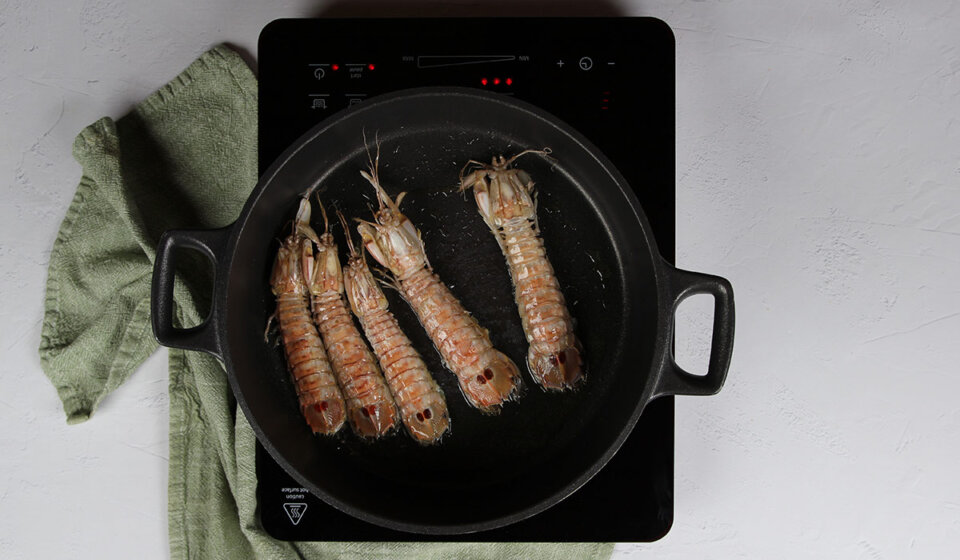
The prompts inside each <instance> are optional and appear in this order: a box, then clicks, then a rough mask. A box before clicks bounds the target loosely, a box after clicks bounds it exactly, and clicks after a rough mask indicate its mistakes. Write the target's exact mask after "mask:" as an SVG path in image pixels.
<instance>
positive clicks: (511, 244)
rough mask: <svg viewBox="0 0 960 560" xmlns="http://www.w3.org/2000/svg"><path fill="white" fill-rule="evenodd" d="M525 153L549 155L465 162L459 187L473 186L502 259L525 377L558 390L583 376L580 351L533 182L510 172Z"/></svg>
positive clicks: (570, 385) (526, 151)
mask: <svg viewBox="0 0 960 560" xmlns="http://www.w3.org/2000/svg"><path fill="white" fill-rule="evenodd" d="M527 153H540V154H543V155H546V154H548V153H549V151H548V150H542V151H538V150H525V151H523V152H521V153H519V154H517V155H515V156H513V157H512V158H510V159H505V158H504V157H503V156H499V158H498V157H494V158H493V161H492V162H491V163H490V164H489V165H485V164H483V163H480V162H478V161H473V160H471V161H470V162H469V163H468V164H467V167H465V168H464V171H466V170H467V169H468V168H472V170H471V172H470V173H468V174H466V175H462V174H461V175H462V176H461V180H460V188H461V190H467V189H470V188H473V192H474V197H475V199H476V201H477V207H478V209H479V210H480V214H481V215H482V216H483V219H484V221H485V222H486V223H487V225H488V226H489V227H490V230H491V231H492V232H493V234H494V235H495V236H496V238H497V242H498V243H499V244H500V248H501V249H502V250H503V254H504V256H505V257H506V259H507V264H508V265H509V267H510V276H511V279H512V280H513V288H514V297H515V299H516V302H517V309H518V311H519V312H520V319H521V321H522V323H523V332H524V333H525V334H526V336H527V342H528V343H529V345H530V348H529V351H528V353H527V367H528V368H529V369H530V374H531V375H532V376H533V378H534V379H535V380H536V382H537V383H538V384H539V385H540V386H541V387H543V388H545V389H550V390H563V389H566V388H568V387H572V386H573V385H575V384H576V383H577V381H579V380H580V379H581V377H582V375H583V368H582V366H583V360H582V357H581V353H582V349H581V345H580V342H579V341H578V340H577V337H576V336H575V335H574V333H573V320H572V318H571V317H570V312H569V311H568V310H567V305H566V303H565V301H564V298H563V293H562V292H561V291H560V283H559V282H558V281H557V277H556V274H554V272H553V266H551V264H550V261H549V260H547V252H546V249H545V248H544V245H543V239H542V238H541V237H540V226H539V223H538V221H537V208H536V206H537V205H536V202H535V199H534V197H533V186H534V185H533V181H532V180H531V179H530V176H529V175H527V173H526V172H524V171H522V170H520V169H514V168H511V165H512V164H513V162H514V160H516V159H517V158H518V157H520V156H522V155H524V154H527Z"/></svg>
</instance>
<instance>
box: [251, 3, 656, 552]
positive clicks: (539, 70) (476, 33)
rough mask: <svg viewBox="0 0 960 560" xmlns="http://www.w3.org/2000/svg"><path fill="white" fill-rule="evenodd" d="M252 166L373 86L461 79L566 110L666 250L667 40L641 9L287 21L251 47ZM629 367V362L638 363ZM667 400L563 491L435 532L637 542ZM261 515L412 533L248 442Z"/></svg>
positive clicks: (309, 536)
mask: <svg viewBox="0 0 960 560" xmlns="http://www.w3.org/2000/svg"><path fill="white" fill-rule="evenodd" d="M259 72H260V97H259V123H260V128H259V157H260V171H261V173H262V172H263V171H264V170H265V169H266V168H267V167H268V166H269V165H270V164H271V163H272V162H273V160H274V159H275V158H276V157H277V156H279V155H280V154H281V153H282V152H283V150H284V149H286V147H287V146H288V145H290V144H291V143H292V142H293V141H294V140H296V139H297V138H298V137H299V136H300V135H301V134H303V133H305V132H306V131H307V130H309V129H310V128H311V127H313V126H314V125H315V124H316V123H318V122H320V121H321V120H323V119H325V118H326V117H328V116H330V115H332V114H334V113H336V112H337V111H340V110H343V109H345V108H347V107H349V106H351V105H354V104H357V103H363V101H364V99H367V98H369V97H372V96H375V95H377V94H380V93H386V92H390V91H395V90H399V89H406V88H411V87H421V86H439V85H445V86H466V87H475V88H480V89H484V90H487V91H491V92H498V93H501V94H503V95H510V96H515V97H517V98H518V99H522V100H525V101H528V102H530V103H533V104H535V105H538V106H540V107H541V108H543V109H545V110H547V111H549V112H551V113H553V114H554V115H556V116H558V117H559V118H560V119H562V120H565V121H566V122H568V123H569V124H570V125H572V126H573V127H574V128H576V129H577V130H579V131H580V132H581V133H582V134H584V135H585V136H586V137H587V138H589V139H590V140H591V141H592V142H593V143H594V144H596V145H597V146H598V147H599V148H600V149H601V150H602V151H603V152H605V153H606V155H607V156H608V157H609V158H610V160H611V161H613V163H614V164H615V165H616V166H617V168H618V169H619V170H620V172H621V173H622V174H623V175H624V177H626V179H627V180H628V181H629V182H630V184H631V185H632V186H633V188H634V191H635V192H636V194H637V198H638V199H639V200H640V203H641V204H642V205H643V209H644V211H645V213H646V215H647V218H648V219H649V221H650V224H651V226H652V228H653V232H654V235H655V237H656V239H657V245H658V246H659V248H660V251H661V252H662V253H663V256H664V257H665V258H666V259H667V260H669V261H671V262H672V261H673V257H674V224H675V186H674V39H673V33H672V32H671V31H670V28H669V27H667V25H666V24H665V23H663V22H662V21H660V20H657V19H652V18H503V19H501V18H498V19H487V18H471V19H452V18H442V19H302V20H300V19H291V20H278V21H274V22H272V23H271V24H269V25H268V26H267V27H266V28H265V29H264V30H263V32H262V33H261V35H260V44H259ZM638 367H640V366H638ZM673 414H674V400H673V397H664V398H660V399H657V400H655V401H653V402H652V403H650V405H648V406H647V408H646V410H645V411H644V413H643V415H642V416H641V417H640V420H639V422H638V423H637V425H636V427H635V428H634V430H633V433H632V434H631V435H630V437H629V438H627V440H626V442H625V443H624V444H623V447H621V449H620V451H619V452H618V453H617V454H616V455H615V456H614V457H613V459H611V460H610V462H609V463H608V464H607V465H606V466H605V467H604V468H603V469H602V470H601V471H600V472H599V473H598V474H597V475H596V476H595V477H594V478H593V479H592V480H590V481H589V482H588V483H587V484H586V485H584V486H583V487H582V488H580V489H579V490H578V491H577V492H575V493H574V494H573V495H571V496H570V497H568V498H567V499H566V500H564V501H562V502H560V503H559V504H557V505H555V506H553V507H552V508H550V509H548V510H546V511H544V512H541V513H539V514H537V515H534V516H533V517H531V518H529V519H527V520H524V521H521V522H519V523H516V524H513V525H510V526H507V527H502V528H500V529H495V530H491V531H485V532H481V533H473V534H470V535H464V536H462V537H448V536H445V537H443V540H447V541H481V542H483V541H488V542H490V541H533V542H535V541H543V542H588V541H617V542H642V541H653V540H657V539H659V538H660V537H662V536H663V535H664V534H666V532H667V531H668V530H669V529H670V525H671V524H672V522H673V434H674V421H673ZM257 477H258V486H257V495H258V504H259V514H260V520H261V522H262V523H263V526H264V528H265V529H266V530H267V532H268V533H270V534H271V535H273V536H274V537H276V538H278V539H283V540H329V541H419V540H436V537H430V536H428V535H418V534H410V533H403V532H397V531H393V530H389V529H385V528H382V527H379V526H376V525H371V524H368V523H366V522H363V521H360V520H358V519H355V518H353V517H351V516H348V515H346V514H344V513H341V512H340V511H338V510H336V509H334V508H332V507H331V506H328V505H327V504H326V503H324V502H322V501H320V500H319V499H318V498H315V497H313V496H312V495H310V494H309V492H307V490H306V489H305V488H302V487H300V484H299V483H297V482H296V481H295V480H294V479H293V478H291V477H290V476H289V475H287V474H286V472H284V471H283V469H281V468H280V467H279V466H278V465H277V464H276V462H274V461H273V459H272V458H271V457H270V456H269V455H268V454H267V453H266V451H265V450H264V449H263V448H262V447H260V445H259V444H258V445H257Z"/></svg>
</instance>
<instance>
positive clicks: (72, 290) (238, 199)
mask: <svg viewBox="0 0 960 560" xmlns="http://www.w3.org/2000/svg"><path fill="white" fill-rule="evenodd" d="M256 123H257V82H256V78H255V77H254V76H253V74H252V73H251V71H250V69H249V68H248V67H247V66H246V65H245V64H244V62H243V61H242V60H241V58H240V57H239V56H238V55H237V54H236V53H235V52H233V51H231V50H230V49H228V48H226V47H216V48H214V49H212V50H210V51H209V52H207V53H205V54H203V55H202V56H201V57H200V58H199V59H197V60H196V61H195V62H194V63H193V64H191V65H190V66H189V67H188V68H187V69H186V70H184V71H183V73H181V74H180V75H179V76H177V77H176V78H175V79H174V80H173V81H171V82H170V83H169V84H167V85H165V86H163V87H162V88H161V89H160V90H158V91H157V92H155V93H154V94H152V95H151V96H150V97H148V98H147V99H146V100H144V101H143V102H142V103H140V104H139V105H138V106H137V107H135V108H134V110H133V111H132V112H131V113H130V114H128V115H126V116H125V117H123V118H121V119H119V120H117V121H114V120H112V119H110V118H106V117H105V118H103V119H101V120H99V121H97V122H96V123H94V124H92V125H90V126H89V127H87V128H86V129H84V130H83V131H82V132H81V133H80V135H79V136H78V137H77V139H76V141H75V143H74V146H73V154H74V157H75V158H76V160H77V161H78V162H79V163H80V165H81V166H82V168H83V177H82V179H81V180H80V185H79V186H78V187H77V192H76V195H75V196H74V199H73V202H72V203H71V204H70V208H69V209H68V210H67V215H66V218H64V220H63V224H62V225H61V226H60V232H59V234H58V236H57V239H56V241H55V242H54V246H53V252H52V253H51V255H50V268H49V271H48V278H47V293H46V302H45V309H46V314H45V318H44V323H43V331H42V339H41V344H40V358H41V361H42V364H43V369H44V371H45V372H46V374H47V376H48V377H49V379H50V381H51V382H52V383H53V385H54V386H55V387H56V389H57V391H58V392H59V395H60V398H61V399H62V401H63V408H64V411H65V412H66V414H67V422H69V423H76V422H82V421H84V420H87V419H88V418H90V415H91V414H93V412H94V410H96V408H97V405H99V404H100V402H101V401H102V400H103V399H104V398H105V397H106V396H107V395H108V394H109V393H110V392H111V391H113V390H114V389H116V388H117V387H118V386H119V385H120V384H121V383H123V382H124V380H126V379H127V378H128V377H129V376H130V375H131V374H132V373H133V372H134V371H135V370H136V369H137V367H138V366H139V365H140V364H141V363H142V362H143V361H144V360H145V359H146V358H147V356H149V355H150V354H151V353H153V352H154V351H155V350H157V343H156V341H155V340H154V338H153V334H152V332H151V328H150V309H149V308H150V283H151V274H152V268H153V260H154V257H155V247H156V245H157V242H158V240H159V238H160V235H161V234H162V233H163V231H165V230H167V229H170V228H214V227H220V226H225V225H227V224H229V223H231V222H233V221H234V220H235V219H236V218H237V216H238V215H239V213H240V209H241V208H242V206H243V203H244V202H245V200H246V198H247V195H248V194H249V193H250V191H251V190H252V188H253V186H254V184H255V183H256V180H257V156H256V132H257V124H256ZM198 270H202V268H201V267H198ZM181 279H182V280H183V282H182V285H178V286H177V288H176V291H175V298H176V301H177V308H176V309H177V320H178V321H179V324H180V325H194V324H198V323H200V322H201V320H202V317H203V313H202V312H203V311H204V310H205V309H206V306H207V305H208V304H209V302H208V301H206V300H208V299H209V293H210V282H209V280H208V279H207V277H206V276H205V275H202V274H199V275H198V276H196V277H191V276H183V277H181ZM169 367H170V387H169V391H170V465H169V481H168V484H169V505H168V509H169V512H168V515H169V531H170V551H171V556H172V557H173V558H176V559H181V558H182V559H186V558H231V559H236V558H358V559H359V558H363V559H368V558H390V559H397V558H425V559H434V558H435V559H440V558H444V559H446V558H457V559H460V558H489V559H497V560H502V559H540V558H542V559H548V558H549V559H558V560H559V559H564V560H566V559H571V558H607V557H609V556H610V554H611V552H612V549H613V545H612V544H601V543H590V544H567V545H561V544H510V543H493V544H483V543H466V544H464V543H425V544H416V543H410V544H405V543H341V542H294V543H288V542H282V541H277V540H275V539H273V538H271V537H270V536H269V535H267V534H266V533H265V532H264V530H263V528H262V527H261V526H260V522H259V520H258V518H257V515H256V485H257V480H256V472H255V461H254V453H255V445H254V443H255V436H254V434H253V430H252V429H251V427H250V425H249V424H248V423H247V420H246V418H245V417H244V416H243V413H242V412H241V411H240V410H239V409H238V407H237V404H236V401H235V400H234V398H233V395H232V393H231V391H230V387H229V385H228V383H227V379H226V374H225V372H224V370H223V365H222V364H221V363H220V362H219V361H218V360H216V359H215V358H212V357H211V356H208V355H206V354H202V353H200V352H187V351H183V350H175V349H171V350H170V351H169Z"/></svg>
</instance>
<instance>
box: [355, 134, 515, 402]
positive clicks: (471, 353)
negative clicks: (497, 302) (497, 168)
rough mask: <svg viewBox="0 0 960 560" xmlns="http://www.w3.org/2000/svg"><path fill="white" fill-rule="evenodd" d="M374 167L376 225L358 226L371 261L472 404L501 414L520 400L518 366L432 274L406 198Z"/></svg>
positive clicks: (368, 176)
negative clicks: (385, 273)
mask: <svg viewBox="0 0 960 560" xmlns="http://www.w3.org/2000/svg"><path fill="white" fill-rule="evenodd" d="M379 159H380V156H379V150H378V154H377V162H374V161H371V162H370V168H369V172H367V171H361V172H360V173H361V175H363V177H364V178H365V179H367V181H369V182H370V184H371V185H373V187H374V189H375V190H376V193H377V200H378V201H379V205H380V207H379V210H378V211H376V212H375V213H374V218H375V221H374V222H361V223H360V224H359V226H358V228H357V229H358V230H359V232H360V235H361V237H362V238H363V243H364V246H365V247H366V249H367V251H368V252H369V253H370V255H371V256H372V257H373V258H374V259H376V260H377V262H379V263H380V264H381V265H383V266H385V267H386V268H387V269H389V270H390V272H391V273H392V275H393V277H394V279H395V280H396V282H397V287H398V289H399V290H400V293H401V294H402V295H403V296H404V298H405V299H406V300H407V302H408V303H409V304H410V306H411V307H412V308H413V310H414V312H416V314H417V317H418V318H419V319H420V322H421V323H422V324H423V326H424V328H425V329H426V331H427V333H428V334H429V335H430V338H431V339H432V340H433V343H434V346H436V348H437V350H438V351H439V352H440V355H441V356H442V357H443V360H444V364H445V365H446V367H447V368H448V369H450V370H451V371H452V372H453V373H454V374H456V376H457V379H458V381H459V383H460V389H461V390H462V392H463V394H464V396H465V397H466V399H467V401H468V402H469V403H470V404H471V405H473V406H475V407H477V408H479V409H480V410H482V411H485V412H489V413H496V412H499V410H500V405H501V404H502V403H503V402H504V401H508V400H510V399H511V398H513V396H514V395H515V394H516V391H517V387H518V383H519V382H520V372H519V370H518V369H517V366H516V364H514V363H513V361H511V360H510V358H508V357H507V356H506V355H505V354H503V353H502V352H500V351H498V350H497V349H496V348H494V347H493V343H492V342H491V341H490V336H489V334H488V333H487V331H486V329H484V328H483V327H481V326H480V325H479V324H478V323H477V321H476V319H474V318H473V317H472V316H471V315H470V314H469V313H468V312H467V311H466V310H465V309H464V308H463V306H462V305H461V304H460V302H459V301H458V300H457V298H456V297H454V295H453V294H452V293H450V290H449V289H448V288H447V286H446V285H445V284H444V283H443V282H442V281H441V280H440V278H439V277H438V276H437V275H436V273H434V272H433V269H432V268H431V267H430V263H429V261H428V260H427V256H426V253H425V251H424V245H423V240H422V239H421V238H420V232H419V231H418V230H417V228H416V227H415V226H414V225H413V223H411V222H410V220H409V219H407V217H406V216H404V215H403V214H402V213H401V212H400V203H401V202H402V200H403V197H404V194H405V193H401V194H400V195H399V196H398V197H397V200H396V202H394V201H393V200H392V199H391V198H390V196H389V195H387V193H386V191H385V190H384V189H383V187H382V186H381V185H380V180H379V177H378V176H377V167H378V163H379Z"/></svg>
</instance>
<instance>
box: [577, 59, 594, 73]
mask: <svg viewBox="0 0 960 560" xmlns="http://www.w3.org/2000/svg"><path fill="white" fill-rule="evenodd" d="M591 68H593V59H591V58H590V57H589V56H585V57H583V58H581V59H580V69H581V70H589V69H591Z"/></svg>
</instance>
